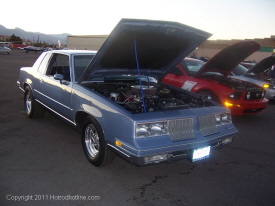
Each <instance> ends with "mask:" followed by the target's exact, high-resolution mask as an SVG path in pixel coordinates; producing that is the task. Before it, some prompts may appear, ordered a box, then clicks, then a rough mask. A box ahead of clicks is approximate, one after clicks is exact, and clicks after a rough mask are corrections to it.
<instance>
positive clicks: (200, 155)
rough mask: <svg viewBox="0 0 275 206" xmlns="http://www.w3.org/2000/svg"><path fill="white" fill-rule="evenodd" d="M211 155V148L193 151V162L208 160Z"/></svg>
mask: <svg viewBox="0 0 275 206" xmlns="http://www.w3.org/2000/svg"><path fill="white" fill-rule="evenodd" d="M209 155H210V146H207V147H201V148H198V149H194V150H193V155H192V162H195V161H198V160H202V159H205V158H208V157H209Z"/></svg>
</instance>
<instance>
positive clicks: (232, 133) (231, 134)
mask: <svg viewBox="0 0 275 206" xmlns="http://www.w3.org/2000/svg"><path fill="white" fill-rule="evenodd" d="M236 135H237V131H236V132H231V133H228V134H225V135H220V136H218V137H213V138H211V139H205V140H204V141H196V142H191V143H185V144H179V145H172V146H167V147H159V148H153V149H147V150H137V149H134V148H133V147H130V146H129V145H127V144H125V143H123V142H122V143H123V145H124V146H125V147H127V148H129V149H131V150H133V151H137V152H146V151H151V150H158V149H165V148H171V147H181V146H186V145H192V144H197V143H204V142H208V141H211V140H215V139H218V138H221V137H224V138H225V137H226V136H227V137H229V136H236ZM125 150H126V149H125ZM126 151H127V150H126ZM175 151H177V150H175ZM129 153H131V152H129ZM131 154H132V153H131Z"/></svg>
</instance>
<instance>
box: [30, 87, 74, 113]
mask: <svg viewBox="0 0 275 206" xmlns="http://www.w3.org/2000/svg"><path fill="white" fill-rule="evenodd" d="M34 91H36V92H37V93H39V94H41V95H43V96H44V97H46V98H48V99H50V100H52V101H54V102H55V103H57V104H59V105H61V106H63V107H65V108H67V109H69V110H71V111H72V110H73V109H71V108H70V107H67V106H66V105H64V104H61V103H60V102H58V101H56V100H54V99H52V98H50V97H48V96H47V95H45V94H43V93H41V92H39V91H37V90H36V89H34Z"/></svg>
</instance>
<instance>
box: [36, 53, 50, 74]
mask: <svg viewBox="0 0 275 206" xmlns="http://www.w3.org/2000/svg"><path fill="white" fill-rule="evenodd" d="M50 57H51V54H44V55H41V56H40V57H39V59H40V58H41V61H38V60H39V59H38V60H37V61H36V62H35V64H34V65H33V67H36V66H37V67H38V69H37V71H38V72H39V73H40V74H44V73H45V70H46V68H47V66H48V64H49V59H50ZM40 62H41V63H40Z"/></svg>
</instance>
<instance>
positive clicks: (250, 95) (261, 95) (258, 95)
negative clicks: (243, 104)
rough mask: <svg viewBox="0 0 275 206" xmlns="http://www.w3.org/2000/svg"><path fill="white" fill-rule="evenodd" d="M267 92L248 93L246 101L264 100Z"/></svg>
mask: <svg viewBox="0 0 275 206" xmlns="http://www.w3.org/2000/svg"><path fill="white" fill-rule="evenodd" d="M264 95H265V92H264V91H261V90H260V91H259V90H258V91H251V92H247V93H246V95H245V99H262V98H264Z"/></svg>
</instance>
